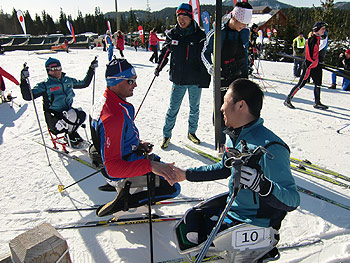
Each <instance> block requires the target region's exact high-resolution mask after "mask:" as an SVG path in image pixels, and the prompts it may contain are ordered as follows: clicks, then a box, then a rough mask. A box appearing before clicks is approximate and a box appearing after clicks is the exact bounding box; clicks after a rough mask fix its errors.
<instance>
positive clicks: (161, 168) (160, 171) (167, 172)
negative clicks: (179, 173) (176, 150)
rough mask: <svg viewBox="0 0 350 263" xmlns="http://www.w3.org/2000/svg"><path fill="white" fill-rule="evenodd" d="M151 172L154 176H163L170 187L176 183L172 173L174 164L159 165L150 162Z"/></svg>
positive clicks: (173, 172)
mask: <svg viewBox="0 0 350 263" xmlns="http://www.w3.org/2000/svg"><path fill="white" fill-rule="evenodd" d="M151 166H152V172H153V173H154V174H157V175H160V176H163V177H164V179H165V180H167V181H168V183H169V184H170V185H174V183H176V182H177V181H176V173H175V171H174V164H169V163H160V162H154V161H151Z"/></svg>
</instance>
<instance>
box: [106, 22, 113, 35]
mask: <svg viewBox="0 0 350 263" xmlns="http://www.w3.org/2000/svg"><path fill="white" fill-rule="evenodd" d="M107 28H108V30H109V32H110V35H112V28H111V23H109V21H107Z"/></svg>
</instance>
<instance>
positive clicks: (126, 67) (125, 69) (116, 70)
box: [106, 58, 136, 87]
mask: <svg viewBox="0 0 350 263" xmlns="http://www.w3.org/2000/svg"><path fill="white" fill-rule="evenodd" d="M133 76H136V72H135V68H134V67H133V66H132V65H131V64H130V63H129V62H128V61H127V60H126V59H119V58H113V59H112V60H111V61H110V62H109V63H108V64H107V68H106V82H107V87H112V86H115V85H117V84H118V83H120V82H122V81H123V80H127V79H130V78H131V77H133Z"/></svg>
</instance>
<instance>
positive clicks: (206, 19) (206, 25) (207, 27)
mask: <svg viewBox="0 0 350 263" xmlns="http://www.w3.org/2000/svg"><path fill="white" fill-rule="evenodd" d="M201 17H202V22H203V27H204V32H205V33H206V34H207V33H208V32H209V30H210V25H209V13H208V12H207V11H204V12H203V13H202V15H201Z"/></svg>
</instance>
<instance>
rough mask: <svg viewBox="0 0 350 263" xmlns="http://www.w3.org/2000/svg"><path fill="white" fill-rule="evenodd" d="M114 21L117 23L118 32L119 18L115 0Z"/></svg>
mask: <svg viewBox="0 0 350 263" xmlns="http://www.w3.org/2000/svg"><path fill="white" fill-rule="evenodd" d="M115 19H116V22H117V31H118V30H120V23H119V16H118V5H117V0H115Z"/></svg>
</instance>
